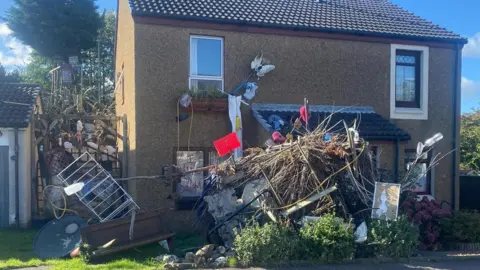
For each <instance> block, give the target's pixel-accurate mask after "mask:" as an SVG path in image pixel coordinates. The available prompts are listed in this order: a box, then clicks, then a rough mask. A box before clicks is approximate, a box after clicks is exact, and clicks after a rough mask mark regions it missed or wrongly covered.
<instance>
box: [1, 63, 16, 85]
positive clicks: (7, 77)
mask: <svg viewBox="0 0 480 270" xmlns="http://www.w3.org/2000/svg"><path fill="white" fill-rule="evenodd" d="M20 81H21V78H20V71H19V70H18V69H15V70H12V71H10V72H7V71H6V70H5V68H4V67H3V66H2V64H1V63H0V83H5V82H6V83H19V82H20Z"/></svg>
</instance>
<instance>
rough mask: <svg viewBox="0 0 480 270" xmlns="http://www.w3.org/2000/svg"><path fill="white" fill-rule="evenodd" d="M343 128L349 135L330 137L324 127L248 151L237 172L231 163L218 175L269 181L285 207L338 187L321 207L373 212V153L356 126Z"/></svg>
mask: <svg viewBox="0 0 480 270" xmlns="http://www.w3.org/2000/svg"><path fill="white" fill-rule="evenodd" d="M339 124H340V125H343V126H345V132H342V133H339V132H338V131H337V132H336V133H329V132H330V129H327V128H321V127H320V128H317V129H315V130H314V131H311V132H307V133H304V134H303V135H302V136H298V137H297V139H296V140H294V141H290V142H287V143H284V144H281V145H275V146H273V147H268V148H267V149H266V150H265V149H261V148H250V149H246V150H245V152H246V154H247V155H246V156H245V157H244V158H242V159H240V160H237V161H236V164H235V169H234V170H232V166H231V161H228V162H226V163H224V164H220V165H219V166H218V167H217V173H218V174H219V175H223V176H227V175H231V174H232V171H236V172H239V171H241V172H242V173H243V177H242V178H239V179H235V180H234V181H232V182H230V183H229V184H230V185H235V186H242V185H243V184H246V183H248V182H249V181H252V180H255V179H260V178H266V179H267V180H268V182H269V183H270V185H271V188H272V189H273V190H274V191H275V192H276V193H277V194H278V196H279V199H280V201H281V204H282V205H283V206H292V205H295V204H296V203H299V202H302V201H303V200H305V199H307V198H308V197H309V196H312V195H313V194H315V193H318V192H321V191H323V190H326V189H328V188H330V187H332V186H334V185H335V186H336V187H337V191H336V192H334V193H332V194H330V195H329V197H328V198H326V200H321V201H320V202H319V203H318V204H317V206H316V207H317V208H322V207H323V208H324V210H329V211H330V210H332V208H333V207H335V206H341V208H343V209H342V210H341V212H343V213H344V215H345V216H347V215H348V214H349V213H352V212H355V211H359V210H362V209H365V208H369V207H371V205H372V198H373V190H374V184H375V181H379V179H377V170H376V166H375V160H374V159H373V153H372V151H371V149H370V147H369V144H368V142H365V141H364V140H362V139H361V138H359V137H358V132H357V131H356V130H355V128H352V127H350V128H349V127H347V125H346V124H345V123H344V122H342V123H339ZM325 208H326V209H325ZM337 210H338V209H337Z"/></svg>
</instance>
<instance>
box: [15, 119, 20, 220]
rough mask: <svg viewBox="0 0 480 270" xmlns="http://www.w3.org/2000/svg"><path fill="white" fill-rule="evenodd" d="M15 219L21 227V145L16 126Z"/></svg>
mask: <svg viewBox="0 0 480 270" xmlns="http://www.w3.org/2000/svg"><path fill="white" fill-rule="evenodd" d="M14 132H15V134H14V136H15V219H16V223H17V228H20V196H19V195H20V187H19V184H20V183H19V182H20V176H19V171H20V170H19V164H18V163H19V162H20V161H19V155H20V146H19V145H18V128H15V131H14Z"/></svg>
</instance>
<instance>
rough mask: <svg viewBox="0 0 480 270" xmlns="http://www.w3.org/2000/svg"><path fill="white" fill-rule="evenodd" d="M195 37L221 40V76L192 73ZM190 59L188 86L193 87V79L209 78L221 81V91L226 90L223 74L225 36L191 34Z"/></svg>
mask: <svg viewBox="0 0 480 270" xmlns="http://www.w3.org/2000/svg"><path fill="white" fill-rule="evenodd" d="M193 39H213V40H220V44H221V45H220V55H221V58H220V59H221V61H220V63H221V67H220V72H221V74H220V76H199V75H192V51H193V50H194V48H193V43H192V40H193ZM189 42H190V59H189V61H188V66H189V78H188V88H189V89H192V80H209V81H221V85H222V89H220V91H222V92H223V91H224V76H223V73H224V72H223V38H222V37H212V36H200V35H191V36H190V39H189Z"/></svg>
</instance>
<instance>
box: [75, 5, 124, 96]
mask: <svg viewBox="0 0 480 270" xmlns="http://www.w3.org/2000/svg"><path fill="white" fill-rule="evenodd" d="M102 22H103V23H102V27H101V28H100V30H99V33H98V44H97V46H95V47H93V48H91V49H89V50H84V51H83V52H82V55H81V59H82V63H83V72H84V80H83V85H84V86H86V87H95V90H97V88H99V89H98V91H92V92H90V93H91V94H90V96H91V98H94V99H95V100H97V98H98V96H100V97H101V101H102V103H106V104H108V103H110V102H111V99H112V98H113V90H114V86H113V82H114V81H115V77H114V76H115V74H114V72H115V71H114V68H113V62H114V56H113V53H114V46H115V32H116V22H117V19H116V15H115V13H114V12H104V13H103V16H102Z"/></svg>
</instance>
